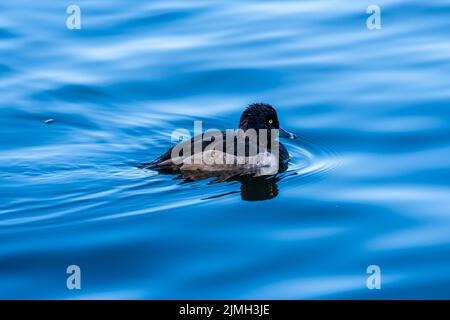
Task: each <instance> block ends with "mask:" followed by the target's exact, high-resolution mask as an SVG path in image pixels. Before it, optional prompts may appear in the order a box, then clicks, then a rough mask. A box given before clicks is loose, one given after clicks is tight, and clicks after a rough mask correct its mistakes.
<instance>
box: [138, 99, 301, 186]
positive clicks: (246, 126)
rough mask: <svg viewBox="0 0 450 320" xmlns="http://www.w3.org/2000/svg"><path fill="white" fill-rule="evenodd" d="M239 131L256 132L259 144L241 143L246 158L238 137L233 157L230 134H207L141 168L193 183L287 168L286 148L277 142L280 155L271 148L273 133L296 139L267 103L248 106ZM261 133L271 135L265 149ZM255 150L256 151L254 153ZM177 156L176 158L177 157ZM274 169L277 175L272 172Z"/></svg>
mask: <svg viewBox="0 0 450 320" xmlns="http://www.w3.org/2000/svg"><path fill="white" fill-rule="evenodd" d="M239 129H241V130H239V131H240V132H241V133H242V132H244V133H246V132H250V131H248V130H250V129H253V130H254V132H256V136H257V137H256V139H257V140H256V141H255V140H253V141H252V140H250V139H246V138H244V140H241V142H244V143H245V146H244V148H245V155H244V154H243V153H242V152H241V153H239V152H238V147H237V144H238V142H237V141H238V138H237V137H236V136H235V137H234V138H233V139H234V148H233V149H232V152H233V154H230V153H227V152H226V151H228V149H227V145H226V139H227V132H225V131H221V132H219V135H221V136H218V137H217V136H212V137H209V136H208V137H206V136H205V133H203V134H202V135H201V137H200V135H199V136H198V137H194V138H192V139H190V140H187V141H184V142H181V143H180V144H178V145H175V146H173V147H172V148H169V149H168V150H167V151H166V152H165V153H164V154H162V155H161V156H160V157H158V158H157V159H155V160H154V161H152V162H149V163H144V164H142V165H141V166H140V167H141V168H149V169H154V170H157V171H160V172H162V173H180V172H181V173H183V174H184V176H185V177H188V178H192V179H194V180H198V179H203V178H207V177H210V176H219V180H220V181H222V180H225V179H227V178H229V177H232V176H236V175H242V174H253V175H257V176H258V175H269V174H273V173H276V172H278V171H280V170H282V169H283V168H285V167H286V166H287V162H288V160H289V153H288V151H287V149H286V147H285V146H284V145H283V144H281V143H279V142H278V141H277V142H276V145H277V146H278V152H274V150H275V149H274V147H273V146H272V145H271V144H270V141H271V133H272V132H273V131H271V130H272V129H277V130H278V132H279V136H280V137H285V138H289V139H295V138H296V136H295V135H294V134H292V133H289V132H287V131H285V130H283V129H281V128H280V124H279V121H278V115H277V112H276V111H275V109H274V108H273V107H272V106H271V105H269V104H266V103H254V104H251V105H249V106H248V107H247V108H246V109H245V110H244V111H243V112H242V115H241V117H240V120H239ZM262 129H266V131H261V130H262ZM260 133H262V134H266V133H267V135H268V137H267V140H266V141H268V143H267V144H265V145H264V146H266V145H267V146H266V147H264V148H263V147H261V146H260V144H259V143H258V142H259V141H260V140H259V139H260V135H259V134H260ZM219 138H221V139H219ZM214 142H215V143H216V146H217V145H218V146H220V148H216V147H212V146H213V143H214ZM185 147H188V148H185ZM252 147H254V148H255V149H252ZM217 149H220V150H217ZM186 150H188V151H186ZM200 150H201V151H200ZM241 150H242V149H241ZM250 150H256V153H255V154H252V153H251V152H250ZM174 151H176V152H174ZM198 151H200V152H198ZM223 151H225V152H223ZM174 153H175V154H176V156H175V157H174ZM199 156H200V159H201V160H200V161H197V162H196V161H195V159H196V157H199ZM230 157H231V161H230ZM221 160H222V161H221ZM274 166H275V168H276V172H273V168H274ZM195 177H197V179H195ZM198 177H200V178H198ZM220 177H222V178H220Z"/></svg>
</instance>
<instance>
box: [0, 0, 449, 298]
mask: <svg viewBox="0 0 450 320" xmlns="http://www.w3.org/2000/svg"><path fill="white" fill-rule="evenodd" d="M72 3H76V4H78V5H79V6H80V7H81V14H82V17H81V18H82V29H81V30H68V29H67V28H66V18H67V17H68V14H66V8H67V6H68V5H70V4H72ZM370 4H373V1H320V0H314V1H263V0H261V1H246V0H241V1H196V0H193V1H173V0H170V1H123V0H114V1H96V2H93V1H87V0H77V1H74V2H67V1H50V0H45V1H37V2H36V1H23V0H16V1H11V0H3V1H2V2H1V3H0V57H1V58H0V97H1V99H0V112H1V117H0V122H1V123H0V125H1V135H0V190H1V193H0V243H1V246H0V297H1V298H42V299H47V298H50V299H53V298H56V299H66V298H67V299H78V298H88V299H89V298H113V299H115V298H122V299H134V298H137V299H140V298H145V299H159V298H166V299H173V298H190V299H197V298H275V299H291V298H314V299H317V298H318V299H322V298H331V299H335V298H369V299H372V298H374V299H377V298H450V209H449V208H450V192H449V191H450V190H449V188H450V185H449V179H450V161H449V159H450V141H449V138H450V124H449V120H450V113H449V102H450V19H449V17H450V1H447V0H440V1H439V0H430V1H397V0H379V1H376V4H378V5H379V6H380V7H381V9H382V29H381V30H368V29H367V27H366V19H367V17H368V15H367V13H366V9H367V7H368V5H370ZM260 101H261V102H267V103H271V104H273V105H274V106H275V107H276V108H277V110H278V113H279V117H280V121H281V124H282V126H283V127H285V128H286V129H288V130H289V131H292V132H294V133H296V134H297V135H298V136H299V137H300V138H299V139H298V140H294V141H283V143H285V144H286V147H287V148H288V150H289V152H290V153H291V157H292V159H291V161H290V164H289V169H288V171H286V172H284V173H282V174H280V175H278V176H277V177H272V178H267V179H260V180H258V181H256V182H255V181H249V182H244V183H243V182H239V181H228V182H222V183H213V184H211V183H210V180H202V181H196V182H192V183H182V182H183V180H180V179H177V177H176V176H173V175H158V174H155V173H153V172H149V171H146V170H141V169H138V168H137V167H136V166H137V164H139V163H141V162H146V161H150V160H153V159H154V158H155V157H157V156H158V155H160V154H161V153H162V152H164V151H165V150H166V149H167V148H168V147H170V146H171V145H172V142H171V139H170V134H171V133H172V131H173V130H175V129H177V128H186V129H188V130H193V121H194V120H202V121H203V128H204V129H209V128H220V129H227V128H236V127H237V125H238V120H239V116H240V113H241V112H242V110H243V108H244V107H245V106H246V105H248V104H249V103H252V102H260ZM49 119H53V121H47V123H46V120H49ZM72 264H75V265H78V266H80V268H81V270H82V289H81V290H72V291H71V290H68V289H67V288H66V277H67V274H66V268H67V266H68V265H72ZM369 265H378V266H380V268H381V272H382V288H381V290H368V289H367V287H366V278H367V274H366V268H367V266H369Z"/></svg>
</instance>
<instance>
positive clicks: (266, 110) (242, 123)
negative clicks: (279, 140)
mask: <svg viewBox="0 0 450 320" xmlns="http://www.w3.org/2000/svg"><path fill="white" fill-rule="evenodd" d="M239 128H240V129H242V130H244V131H246V130H248V129H255V130H258V129H268V130H270V129H279V128H280V124H279V122H278V116H277V112H276V111H275V109H274V107H272V106H271V105H270V104H267V103H253V104H251V105H249V106H248V107H247V108H246V109H245V110H244V112H242V115H241V119H240V120H239Z"/></svg>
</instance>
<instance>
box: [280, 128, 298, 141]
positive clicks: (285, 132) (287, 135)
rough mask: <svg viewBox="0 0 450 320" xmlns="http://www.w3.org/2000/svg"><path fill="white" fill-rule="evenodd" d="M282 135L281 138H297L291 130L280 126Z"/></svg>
mask: <svg viewBox="0 0 450 320" xmlns="http://www.w3.org/2000/svg"><path fill="white" fill-rule="evenodd" d="M279 134H280V137H281V138H288V139H297V136H296V135H295V134H293V133H290V132H289V131H286V130H284V129H281V128H280V133H279Z"/></svg>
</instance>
